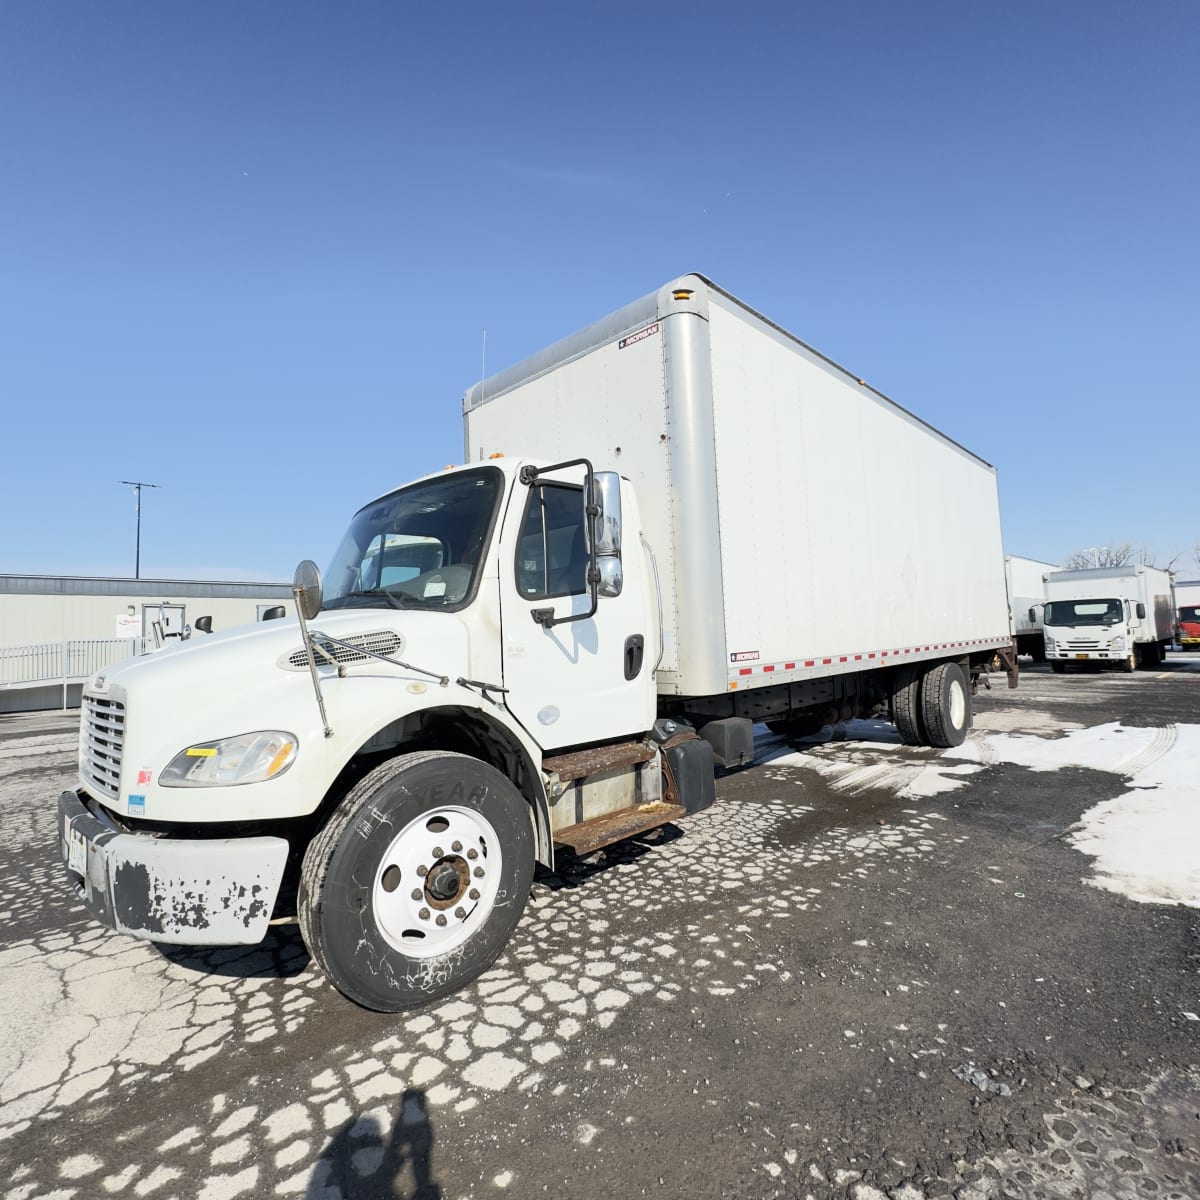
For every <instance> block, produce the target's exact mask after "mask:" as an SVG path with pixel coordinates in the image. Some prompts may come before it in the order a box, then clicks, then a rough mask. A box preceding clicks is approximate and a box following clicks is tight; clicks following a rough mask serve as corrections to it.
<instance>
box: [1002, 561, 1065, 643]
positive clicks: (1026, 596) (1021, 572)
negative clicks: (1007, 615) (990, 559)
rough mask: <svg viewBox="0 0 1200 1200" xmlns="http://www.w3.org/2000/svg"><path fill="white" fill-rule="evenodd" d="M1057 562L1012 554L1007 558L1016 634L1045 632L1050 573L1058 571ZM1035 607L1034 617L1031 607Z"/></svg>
mask: <svg viewBox="0 0 1200 1200" xmlns="http://www.w3.org/2000/svg"><path fill="white" fill-rule="evenodd" d="M1057 570H1058V564H1057V563H1048V562H1039V561H1038V560H1037V559H1036V558H1022V557H1021V556H1020V555H1017V554H1010V555H1009V556H1008V558H1006V559H1005V560H1004V572H1005V575H1006V576H1007V578H1008V598H1009V603H1010V604H1011V606H1012V617H1013V633H1015V634H1017V636H1018V637H1022V636H1025V635H1026V634H1040V633H1041V632H1042V605H1044V604H1045V603H1046V575H1047V574H1049V572H1051V571H1057ZM1031 608H1032V609H1033V610H1034V616H1033V619H1032V620H1030V617H1029V610H1030V609H1031Z"/></svg>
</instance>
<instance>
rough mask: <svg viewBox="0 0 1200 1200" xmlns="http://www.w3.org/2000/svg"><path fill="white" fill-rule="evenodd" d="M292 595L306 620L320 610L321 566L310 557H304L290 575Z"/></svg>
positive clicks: (310, 618)
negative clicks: (294, 571) (293, 573)
mask: <svg viewBox="0 0 1200 1200" xmlns="http://www.w3.org/2000/svg"><path fill="white" fill-rule="evenodd" d="M292 595H293V596H295V597H296V607H297V608H298V609H299V610H300V613H301V615H302V616H303V617H304V619H305V620H306V621H311V620H312V619H313V617H315V616H316V615H317V613H319V612H320V611H321V568H320V567H318V566H317V564H316V563H315V562H313V560H312V559H311V558H306V559H305V560H304V561H303V562H302V563H301V564H300V565H299V566H298V567H297V568H296V574H295V575H294V576H293V577H292Z"/></svg>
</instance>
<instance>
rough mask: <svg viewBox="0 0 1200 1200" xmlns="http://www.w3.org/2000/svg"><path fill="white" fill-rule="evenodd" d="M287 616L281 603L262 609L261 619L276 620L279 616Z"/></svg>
mask: <svg viewBox="0 0 1200 1200" xmlns="http://www.w3.org/2000/svg"><path fill="white" fill-rule="evenodd" d="M286 616H287V609H286V608H284V607H283V605H282V604H273V605H272V606H271V607H270V608H265V609H263V615H262V619H263V620H264V621H278V620H279V618H280V617H286Z"/></svg>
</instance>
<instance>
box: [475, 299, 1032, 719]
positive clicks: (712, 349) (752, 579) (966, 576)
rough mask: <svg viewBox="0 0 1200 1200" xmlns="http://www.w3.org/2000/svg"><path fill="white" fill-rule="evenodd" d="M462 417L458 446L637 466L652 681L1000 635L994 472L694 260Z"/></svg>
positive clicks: (715, 688)
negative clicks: (712, 278) (650, 567)
mask: <svg viewBox="0 0 1200 1200" xmlns="http://www.w3.org/2000/svg"><path fill="white" fill-rule="evenodd" d="M964 402H965V403H969V402H970V396H969V395H964ZM463 415H464V434H465V449H466V457H467V460H468V461H472V460H481V459H486V458H487V457H488V456H489V455H491V454H493V453H502V454H505V455H509V456H514V455H515V456H521V457H526V456H528V457H533V458H539V459H542V460H545V461H556V460H564V459H571V458H575V457H578V456H583V457H587V458H589V459H591V460H592V461H593V464H594V466H595V467H596V469H597V470H616V471H619V472H620V473H621V474H622V475H624V476H626V477H627V478H628V479H630V480H631V481H632V482H633V484H634V485H635V487H636V489H637V492H638V494H639V497H640V504H641V511H642V519H643V523H644V529H643V531H642V532H643V533H644V536H645V539H646V541H647V542H648V543H649V545H650V547H651V548H652V550H653V554H654V558H655V560H656V563H657V568H658V572H659V577H660V579H661V586H662V593H663V610H664V622H663V623H664V641H665V647H664V653H663V657H662V661H661V664H660V666H659V671H658V686H659V691H660V693H665V694H674V695H690V696H701V695H714V694H716V693H719V692H726V691H729V690H731V689H742V688H753V687H757V686H765V685H768V684H775V683H785V682H790V681H792V680H802V679H807V678H814V677H821V676H827V675H831V674H837V673H840V672H851V671H860V670H863V669H864V668H870V667H873V666H888V665H891V664H893V663H896V662H898V661H900V662H908V661H913V660H917V659H935V658H946V657H950V656H952V655H959V654H962V655H965V654H968V653H975V652H979V651H982V650H986V649H988V648H993V647H995V648H998V647H1001V646H1007V645H1009V644H1011V635H1010V632H1009V611H1008V600H1007V594H1006V588H1005V577H1004V553H1003V549H1002V546H1001V539H1000V513H999V504H998V500H997V491H996V477H995V470H994V468H992V467H991V466H990V465H989V464H988V463H986V462H984V461H983V460H982V459H980V458H978V457H976V456H975V455H974V454H971V453H970V452H968V451H967V450H964V449H963V448H962V447H961V446H959V445H957V444H956V443H955V442H953V441H952V440H951V439H950V438H948V437H946V436H945V435H943V434H941V433H938V432H937V430H935V429H933V428H931V427H930V426H929V425H927V424H925V422H923V421H921V420H920V419H919V418H917V417H915V416H913V415H912V414H911V413H909V412H907V411H905V410H904V409H903V408H901V407H900V406H899V405H897V404H895V403H893V402H892V401H891V400H889V399H888V398H887V397H886V396H884V395H882V394H881V393H880V392H878V391H876V390H875V389H874V388H872V387H870V386H869V385H867V384H866V383H864V382H863V381H862V380H860V379H857V378H856V377H855V376H854V375H852V374H850V373H848V372H846V371H845V370H843V369H842V368H841V367H839V366H838V365H837V364H836V363H833V362H831V361H830V360H829V359H827V358H825V357H823V356H822V355H821V354H819V353H817V352H816V351H815V350H813V349H811V348H810V347H809V346H806V345H805V344H804V343H803V342H801V341H799V340H798V339H797V338H795V337H793V336H792V335H791V334H789V333H787V332H785V331H784V330H783V329H780V328H779V327H778V326H776V325H773V324H772V323H771V322H770V321H768V320H767V319H766V318H764V317H762V316H760V315H759V314H758V313H756V312H754V311H753V310H751V309H749V308H747V307H746V306H745V305H744V304H742V303H741V302H740V301H738V300H737V299H735V298H734V297H733V296H731V295H729V294H728V293H727V292H723V291H722V290H721V289H720V288H718V287H716V286H715V285H713V284H712V283H710V282H709V281H708V280H706V279H704V278H702V277H701V276H698V275H687V276H684V277H683V278H681V279H678V280H676V281H674V282H672V283H670V284H668V285H667V286H665V287H663V288H661V289H660V290H659V291H658V292H655V293H652V294H651V295H649V296H646V297H644V298H643V299H641V300H639V301H637V302H635V303H634V304H631V305H628V306H627V307H625V308H623V309H621V310H620V311H619V312H617V313H614V314H613V315H612V316H610V317H608V318H606V319H605V320H602V321H599V322H597V323H596V324H594V325H592V326H590V327H589V328H587V329H585V330H583V331H582V332H581V333H578V334H576V335H574V336H572V337H569V338H567V339H565V340H564V341H561V342H559V343H557V344H556V345H554V346H551V347H550V348H549V349H547V350H545V351H543V352H542V353H540V354H538V355H536V356H534V357H533V358H531V359H528V360H527V361H525V362H523V363H521V364H519V365H518V366H515V367H513V368H511V369H510V370H507V371H503V372H501V373H500V374H498V375H495V376H493V377H492V378H490V379H487V380H485V381H483V382H482V383H481V384H479V385H477V386H476V387H474V388H472V389H471V391H470V392H468V394H467V395H466V397H465V398H464V400H463ZM625 544H626V552H627V553H630V552H635V551H636V549H637V544H638V538H637V531H634V530H627V531H626V539H625Z"/></svg>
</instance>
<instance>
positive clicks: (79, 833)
mask: <svg viewBox="0 0 1200 1200" xmlns="http://www.w3.org/2000/svg"><path fill="white" fill-rule="evenodd" d="M58 842H59V854H60V856H61V858H62V862H63V866H64V867H65V868H66V870H67V878H68V879H69V880H70V882H71V884H72V886H73V887H74V888H75V891H76V892H77V893H78V895H79V898H80V899H81V900H82V901H83V903H84V904H85V905H86V907H87V909H88V911H89V912H90V913H91V914H92V916H94V917H95V918H96V919H97V920H98V921H99V922H100V923H101V924H103V925H107V926H108V927H109V928H110V929H115V930H117V931H118V932H120V933H128V934H131V935H132V936H133V937H137V938H145V939H147V940H149V941H154V942H166V943H171V944H174V945H183V946H234V945H254V944H255V943H257V942H261V941H262V939H263V938H264V937H265V936H266V932H267V922H268V921H269V920H270V918H271V910H272V908H273V907H274V904H275V897H276V895H277V894H278V892H279V884H280V881H281V880H282V879H283V869H284V865H285V863H286V862H287V856H288V843H287V841H286V839H284V838H277V837H247V838H168V837H154V836H151V835H148V834H141V833H126V832H124V831H122V830H121V829H119V828H118V827H117V826H116V825H115V824H114V823H113V822H112V820H111V819H110V818H109V817H108V814H107V813H105V811H104V809H102V808H101V807H100V806H99V805H97V804H95V803H94V802H90V800H89V798H87V797H85V796H84V795H83V794H82V793H80V792H77V791H70V792H63V793H62V795H61V796H59V798H58Z"/></svg>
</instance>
